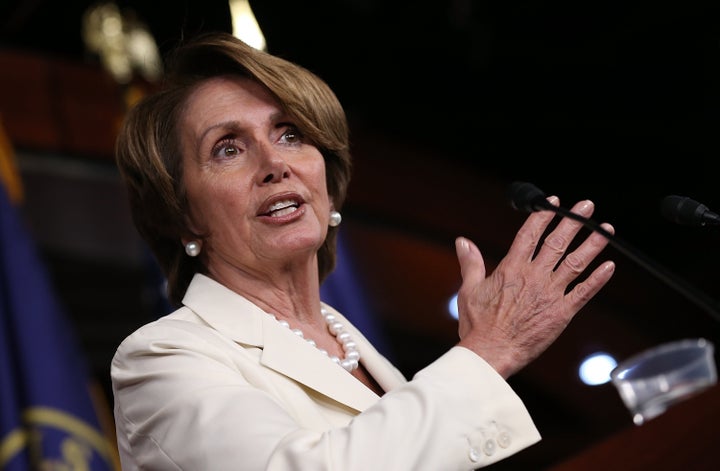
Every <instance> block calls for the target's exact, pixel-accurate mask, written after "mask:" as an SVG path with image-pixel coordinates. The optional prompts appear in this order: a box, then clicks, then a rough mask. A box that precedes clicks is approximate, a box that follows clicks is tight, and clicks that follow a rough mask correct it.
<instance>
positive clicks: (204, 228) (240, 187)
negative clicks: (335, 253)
mask: <svg viewBox="0 0 720 471" xmlns="http://www.w3.org/2000/svg"><path fill="white" fill-rule="evenodd" d="M186 105H187V106H186V108H185V110H184V112H183V115H182V119H181V123H180V129H181V143H182V149H183V169H184V170H183V182H184V184H185V187H186V189H187V199H188V202H189V206H190V214H189V224H190V227H191V229H193V230H194V231H195V232H197V233H200V234H207V238H205V239H204V240H203V247H202V250H203V254H204V256H205V257H207V265H208V268H209V270H210V272H211V273H215V274H222V273H225V272H227V270H232V271H237V270H240V271H243V272H246V273H258V272H259V273H263V272H267V271H268V270H275V269H278V268H280V269H286V268H288V267H291V266H292V265H293V264H294V263H305V262H307V261H308V257H315V255H316V252H317V250H318V248H319V247H320V246H321V245H322V243H323V241H324V240H325V236H326V235H327V229H328V219H329V213H330V210H331V209H332V206H331V202H330V199H329V197H328V193H327V186H326V182H325V162H324V160H323V157H322V155H321V154H320V152H319V151H318V149H317V148H316V147H315V146H313V145H311V144H309V143H307V142H306V141H305V138H304V137H303V136H302V135H301V134H300V132H299V131H298V129H297V128H296V127H295V125H294V123H293V122H292V121H291V120H290V118H289V117H288V116H287V115H285V114H284V113H283V111H282V109H281V108H280V107H279V105H278V104H277V102H276V101H275V100H274V98H273V97H272V95H270V94H269V93H268V92H267V91H266V90H265V89H264V88H263V87H262V86H261V85H259V84H257V83H256V82H254V81H252V80H250V79H247V78H241V77H221V78H220V77H219V78H213V79H210V80H208V81H206V82H204V83H202V84H201V85H200V86H198V88H197V89H195V91H194V92H193V93H192V94H191V95H190V97H189V99H188V102H187V104H186ZM184 242H187V241H184Z"/></svg>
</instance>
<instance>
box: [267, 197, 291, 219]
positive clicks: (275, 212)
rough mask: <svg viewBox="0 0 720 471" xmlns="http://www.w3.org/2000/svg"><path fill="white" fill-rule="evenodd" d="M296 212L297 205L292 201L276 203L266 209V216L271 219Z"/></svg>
mask: <svg viewBox="0 0 720 471" xmlns="http://www.w3.org/2000/svg"><path fill="white" fill-rule="evenodd" d="M296 210H297V203H296V202H295V201H293V200H284V201H277V202H275V203H273V204H272V205H271V206H270V208H269V209H268V214H270V215H271V216H273V217H280V216H285V215H286V214H290V213H292V212H294V211H296Z"/></svg>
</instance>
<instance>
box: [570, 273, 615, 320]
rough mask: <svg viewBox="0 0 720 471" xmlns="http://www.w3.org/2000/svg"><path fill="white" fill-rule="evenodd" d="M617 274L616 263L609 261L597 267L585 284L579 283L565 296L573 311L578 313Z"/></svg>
mask: <svg viewBox="0 0 720 471" xmlns="http://www.w3.org/2000/svg"><path fill="white" fill-rule="evenodd" d="M613 273H615V263H614V262H612V261H607V262H605V263H603V264H601V265H600V266H599V267H597V268H596V269H595V270H594V271H593V272H592V273H591V274H590V276H588V277H587V279H585V280H584V281H583V282H581V283H578V284H577V285H575V287H573V289H572V290H570V292H569V293H568V294H567V295H566V296H565V299H566V301H567V302H569V304H570V305H571V307H572V308H573V310H575V311H578V310H580V309H581V308H582V307H583V306H585V305H586V304H587V303H588V301H590V299H592V297H593V296H595V295H596V294H597V293H598V292H599V291H600V290H601V289H602V287H603V286H605V285H606V284H607V282H608V281H610V278H611V277H612V275H613Z"/></svg>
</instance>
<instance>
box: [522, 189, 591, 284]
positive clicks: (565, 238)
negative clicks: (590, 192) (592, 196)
mask: <svg viewBox="0 0 720 471" xmlns="http://www.w3.org/2000/svg"><path fill="white" fill-rule="evenodd" d="M594 210H595V204H594V203H593V202H592V201H590V200H584V201H580V202H578V203H576V204H575V206H573V207H572V208H571V210H570V211H572V212H573V213H575V214H578V215H580V216H582V217H585V218H589V217H590V216H591V215H592V213H593V211H594ZM582 226H583V224H582V223H581V222H579V221H576V220H574V219H571V218H568V217H564V218H562V220H561V221H560V222H559V223H558V225H557V227H556V228H555V229H554V230H553V231H552V232H551V233H550V234H548V235H547V237H545V240H544V241H543V243H542V246H541V247H540V250H539V251H538V253H537V255H536V256H535V263H536V264H538V265H540V266H541V267H544V268H546V269H548V270H554V269H555V267H556V266H557V264H558V262H559V261H560V259H562V258H563V257H564V256H565V252H566V251H567V250H568V247H570V244H571V243H572V241H573V239H574V238H575V236H576V235H577V233H578V231H579V230H580V228H581V227H582Z"/></svg>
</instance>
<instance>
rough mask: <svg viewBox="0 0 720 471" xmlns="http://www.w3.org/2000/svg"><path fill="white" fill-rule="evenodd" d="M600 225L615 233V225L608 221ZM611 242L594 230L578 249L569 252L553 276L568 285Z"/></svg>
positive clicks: (610, 232)
mask: <svg viewBox="0 0 720 471" xmlns="http://www.w3.org/2000/svg"><path fill="white" fill-rule="evenodd" d="M600 227H601V228H602V229H604V230H605V231H606V232H607V233H609V234H614V233H615V229H614V228H613V226H611V225H610V224H608V223H603V224H601V225H600ZM609 242H610V241H609V240H608V238H607V237H605V236H604V235H602V234H599V233H597V232H593V233H592V234H590V235H589V236H588V237H587V239H585V240H584V241H583V243H582V244H580V246H578V248H577V249H575V250H574V251H572V252H571V253H569V254H567V256H566V257H565V258H564V259H563V260H562V262H561V263H560V264H559V265H558V267H557V268H556V270H555V272H554V274H553V277H554V278H555V279H556V280H557V281H558V282H559V283H563V284H565V285H567V284H568V283H570V282H571V281H573V280H574V279H576V278H577V277H578V276H580V274H581V273H582V272H584V271H585V269H586V268H587V267H588V266H589V265H590V263H591V262H592V261H593V260H594V259H595V257H597V256H598V254H599V253H600V252H602V251H603V249H605V247H607V245H608V243H609Z"/></svg>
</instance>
